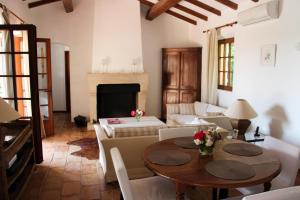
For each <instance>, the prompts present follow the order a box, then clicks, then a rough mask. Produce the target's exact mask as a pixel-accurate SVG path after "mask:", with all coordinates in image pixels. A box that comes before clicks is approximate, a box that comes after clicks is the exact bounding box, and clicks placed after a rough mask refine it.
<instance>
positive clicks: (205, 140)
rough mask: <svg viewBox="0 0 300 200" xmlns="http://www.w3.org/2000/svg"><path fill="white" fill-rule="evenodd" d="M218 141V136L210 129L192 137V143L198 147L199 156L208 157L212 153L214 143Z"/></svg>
mask: <svg viewBox="0 0 300 200" xmlns="http://www.w3.org/2000/svg"><path fill="white" fill-rule="evenodd" d="M218 139H219V134H218V133H217V132H216V131H215V130H214V129H212V128H210V129H209V130H208V131H199V132H197V133H195V135H194V142H195V144H196V145H197V146H199V152H200V155H201V156H210V155H212V153H213V149H214V145H215V142H216V141H217V140H218Z"/></svg>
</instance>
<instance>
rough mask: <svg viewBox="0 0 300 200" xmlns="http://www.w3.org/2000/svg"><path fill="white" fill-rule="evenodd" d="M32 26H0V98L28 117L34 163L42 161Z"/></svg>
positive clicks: (34, 36) (34, 35) (33, 30)
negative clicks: (31, 133) (32, 137)
mask: <svg viewBox="0 0 300 200" xmlns="http://www.w3.org/2000/svg"><path fill="white" fill-rule="evenodd" d="M36 55H37V54H36V27H35V26H34V25H0V97H1V98H3V99H4V100H5V101H6V102H8V103H9V104H10V105H11V106H12V107H13V108H14V109H15V110H17V111H18V112H19V114H20V115H21V116H22V117H23V118H25V119H31V121H32V129H33V135H34V140H35V141H34V144H35V157H36V162H37V163H40V162H42V161H43V154H42V142H41V129H40V128H41V127H40V109H39V106H36V105H39V93H38V87H37V85H38V81H37V70H36V68H37V62H36Z"/></svg>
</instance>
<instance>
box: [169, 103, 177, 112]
mask: <svg viewBox="0 0 300 200" xmlns="http://www.w3.org/2000/svg"><path fill="white" fill-rule="evenodd" d="M167 113H168V114H179V104H167Z"/></svg>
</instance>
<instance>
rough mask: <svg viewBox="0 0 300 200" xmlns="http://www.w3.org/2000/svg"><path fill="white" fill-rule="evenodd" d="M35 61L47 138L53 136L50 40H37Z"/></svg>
mask: <svg viewBox="0 0 300 200" xmlns="http://www.w3.org/2000/svg"><path fill="white" fill-rule="evenodd" d="M37 60H38V62H37V63H38V70H37V71H38V82H39V88H38V90H39V97H40V110H41V115H42V119H43V122H44V128H45V132H46V136H47V137H48V136H52V135H54V122H53V100H52V74H51V41H50V39H47V38H38V39H37Z"/></svg>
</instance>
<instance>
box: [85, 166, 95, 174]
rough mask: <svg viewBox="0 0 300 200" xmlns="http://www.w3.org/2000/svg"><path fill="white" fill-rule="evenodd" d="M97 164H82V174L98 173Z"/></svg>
mask: <svg viewBox="0 0 300 200" xmlns="http://www.w3.org/2000/svg"><path fill="white" fill-rule="evenodd" d="M96 173H97V166H96V164H87V165H82V166H81V174H96Z"/></svg>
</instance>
